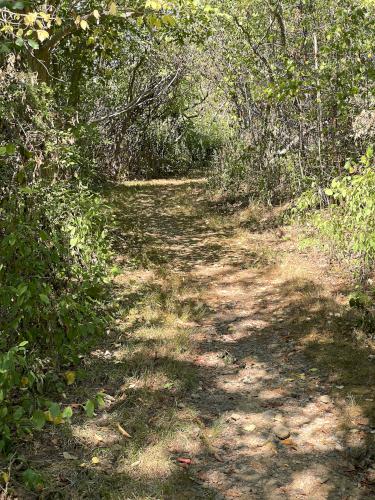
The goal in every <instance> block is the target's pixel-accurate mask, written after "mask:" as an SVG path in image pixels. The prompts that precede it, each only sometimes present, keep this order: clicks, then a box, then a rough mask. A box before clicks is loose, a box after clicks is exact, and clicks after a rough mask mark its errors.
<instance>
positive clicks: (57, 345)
mask: <svg viewBox="0 0 375 500" xmlns="http://www.w3.org/2000/svg"><path fill="white" fill-rule="evenodd" d="M110 218H111V216H110V214H109V213H108V211H105V210H103V206H102V202H101V200H100V198H99V197H98V196H96V195H93V194H92V193H90V192H89V191H88V190H87V189H86V188H84V187H83V186H78V187H72V186H69V185H68V184H67V183H65V182H59V183H56V184H54V185H52V186H47V185H45V184H43V183H42V182H40V183H38V184H36V185H34V186H32V187H25V188H20V189H19V190H18V192H17V193H12V194H11V195H9V196H8V197H7V198H6V199H5V200H4V201H3V203H2V212H1V219H0V230H1V235H2V239H1V242H0V279H1V282H2V287H1V290H0V303H1V313H2V314H1V318H0V328H1V330H2V331H3V332H5V336H4V334H3V339H2V342H3V344H4V345H3V347H4V348H8V347H10V346H12V345H14V343H15V342H20V341H23V340H27V341H28V342H29V343H30V345H31V346H34V345H37V346H38V348H42V347H47V348H48V349H53V352H54V353H55V355H58V356H62V359H64V358H65V357H66V356H68V357H69V355H71V354H72V353H73V352H74V351H75V350H76V349H77V348H79V346H80V342H81V341H84V340H85V338H87V337H89V336H90V335H92V334H94V333H95V332H96V331H98V330H100V329H101V328H102V327H103V319H102V318H101V315H99V314H97V315H95V310H96V309H97V306H98V299H99V298H100V295H101V293H102V291H103V284H104V283H105V281H106V279H107V276H108V264H109V261H110V258H111V251H110V244H109V240H108V229H107V224H108V223H109V222H110ZM9 344H10V345H9Z"/></svg>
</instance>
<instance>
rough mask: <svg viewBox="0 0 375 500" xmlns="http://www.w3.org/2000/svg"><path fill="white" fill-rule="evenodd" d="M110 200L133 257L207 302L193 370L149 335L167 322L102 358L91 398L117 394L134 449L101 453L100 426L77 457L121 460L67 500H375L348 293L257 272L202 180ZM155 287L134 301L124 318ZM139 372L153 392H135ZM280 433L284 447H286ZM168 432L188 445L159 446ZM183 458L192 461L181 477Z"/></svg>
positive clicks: (363, 365)
mask: <svg viewBox="0 0 375 500" xmlns="http://www.w3.org/2000/svg"><path fill="white" fill-rule="evenodd" d="M111 200H112V205H113V206H114V207H115V209H116V211H117V213H118V219H119V222H120V228H119V231H120V236H121V239H120V240H119V244H118V252H119V254H121V255H122V256H123V258H124V260H126V259H127V258H129V255H130V256H132V257H133V258H134V260H135V262H137V263H138V264H139V262H141V263H143V265H144V266H145V268H147V267H148V266H151V267H154V268H155V267H158V266H161V265H165V266H166V268H167V269H170V270H173V272H178V273H181V274H182V275H183V276H184V280H185V282H186V283H187V284H189V283H191V284H192V286H195V285H196V284H197V283H198V284H199V286H200V287H201V289H202V290H203V292H204V294H205V296H206V304H204V307H205V309H204V311H203V314H201V316H200V317H199V318H195V324H194V325H193V326H192V330H191V332H188V333H189V335H190V334H191V336H192V340H193V342H195V343H196V345H195V346H194V350H195V351H196V356H195V358H194V359H191V358H190V359H189V358H186V359H182V358H181V359H179V358H177V357H176V356H174V354H173V352H172V350H171V351H170V354H168V353H169V345H168V340H166V339H163V338H150V337H148V336H147V334H148V332H149V331H153V330H152V328H154V327H155V328H156V327H157V326H158V324H157V321H156V320H153V319H152V318H151V319H150V320H148V323H147V324H145V325H143V324H142V321H144V320H143V319H142V318H141V319H137V320H135V322H134V323H133V326H131V327H127V328H126V329H125V331H124V332H122V333H121V334H120V341H119V340H117V342H120V343H121V344H122V345H123V347H124V349H125V351H124V352H123V354H122V357H119V358H116V357H110V359H105V356H104V357H103V356H102V357H99V358H97V359H94V360H92V361H91V366H89V367H88V373H89V374H90V376H91V377H92V378H91V379H90V384H91V386H90V387H89V388H88V389H87V390H88V392H89V393H92V392H93V390H94V389H100V388H101V389H104V390H105V391H106V392H108V393H109V394H112V396H113V397H114V401H113V402H111V403H110V404H109V405H108V407H107V408H106V412H107V413H108V415H109V422H110V423H111V425H114V424H115V423H116V422H120V423H121V424H122V425H124V426H126V430H127V432H129V434H130V435H131V436H132V438H131V439H129V440H128V442H126V443H122V444H121V446H119V447H118V446H117V448H116V446H115V445H113V443H111V442H110V440H108V442H104V443H100V444H98V443H97V444H95V440H93V441H92V445H91V448H90V446H89V445H88V442H90V439H91V438H92V435H93V434H95V432H96V431H98V432H100V427H99V426H98V427H95V429H96V431H95V432H93V430H92V429H91V428H90V429H89V433H91V434H90V439H88V438H87V439H88V440H87V439H86V441H85V442H83V441H82V439H79V437H77V436H71V440H72V443H74V444H73V445H72V447H73V449H74V448H75V449H76V450H78V451H77V454H78V453H83V454H86V455H87V453H89V452H90V450H91V453H93V452H94V450H96V449H99V450H100V449H102V450H103V449H104V450H107V451H108V456H109V457H110V459H108V460H110V462H109V463H108V464H107V463H106V462H105V460H104V459H103V463H104V465H103V466H101V467H94V466H90V465H89V466H87V467H85V468H83V469H76V472H75V474H76V475H75V476H74V475H73V477H71V478H70V481H71V484H70V485H69V486H68V491H69V494H70V495H71V496H70V498H88V497H90V498H120V497H121V498H122V497H124V496H121V495H124V494H125V493H124V491H126V495H127V496H126V498H128V497H129V498H163V499H171V500H172V499H185V498H186V499H192V498H212V499H217V500H219V499H222V498H224V499H226V498H228V499H229V498H243V499H251V498H254V499H267V500H271V499H272V500H274V499H277V498H283V499H284V498H287V499H293V500H294V499H298V498H316V499H318V498H324V499H332V500H333V499H353V498H358V499H359V498H374V496H375V489H374V486H375V472H374V470H373V469H372V466H373V464H374V458H375V455H374V449H375V448H374V440H373V437H374V434H372V430H373V429H375V413H374V403H373V399H372V396H373V391H374V388H375V363H374V362H373V361H371V360H370V359H369V358H368V352H367V351H366V349H365V348H364V347H361V345H359V344H358V345H357V344H356V343H355V342H354V340H353V338H352V337H351V335H350V332H351V331H352V330H353V324H354V323H353V318H352V317H351V315H350V314H349V313H348V312H347V310H346V309H345V308H343V307H342V306H340V304H339V303H338V301H337V300H336V296H335V295H338V294H339V293H345V290H343V289H342V287H338V288H337V290H335V295H334V294H333V293H331V294H329V293H328V294H327V293H326V292H325V291H324V289H323V286H322V285H321V284H319V283H318V282H317V280H313V279H310V278H306V277H305V278H303V277H302V278H301V277H293V276H285V275H278V272H277V265H275V264H273V263H270V264H269V265H267V264H266V263H265V264H264V265H257V266H255V267H249V263H248V260H246V259H247V256H248V254H249V249H246V248H244V249H234V248H233V247H231V246H230V245H229V244H228V238H231V237H232V236H233V228H232V227H231V226H225V227H224V229H223V228H222V227H220V224H217V225H216V224H213V223H212V220H210V216H211V214H210V213H208V212H207V207H206V204H205V193H204V189H202V184H201V181H190V182H183V183H168V182H166V183H165V184H163V183H160V182H159V183H152V182H151V183H139V184H135V185H130V186H127V185H125V186H118V187H116V188H115V189H113V190H112V193H111ZM250 250H251V252H253V255H255V256H256V254H257V253H258V250H257V249H250ZM145 256H146V258H145ZM241 258H245V260H246V265H244V266H241V265H240V264H241ZM255 260H256V259H255ZM157 286H158V285H157V284H152V283H151V284H149V283H147V284H146V285H145V286H144V287H143V288H142V286H141V287H140V288H138V289H137V290H136V291H131V290H130V291H124V293H123V297H122V299H121V306H122V307H123V309H124V315H125V316H126V315H130V314H131V310H132V308H134V307H136V306H137V304H139V303H146V305H147V300H148V297H150V296H151V295H150V294H152V293H153V291H154V290H153V287H156V288H157ZM120 288H121V285H120ZM125 288H126V287H125ZM218 294H219V295H220V296H219V298H218V297H217V295H218ZM165 304H168V300H167V299H166V300H165ZM183 306H184V304H183V303H181V311H182V310H183ZM185 306H186V304H185ZM163 307H164V306H163ZM189 307H190V309H191V310H192V311H194V304H193V303H191V304H190V306H189ZM198 309H199V308H198ZM198 309H197V310H198ZM200 312H201V313H202V308H200ZM140 328H145V335H144V337H143V336H142V335H138V336H137V337H136V338H135V337H134V336H133V333H134V331H136V330H137V329H138V330H139V329H140ZM184 329H185V330H186V327H185V326H182V327H181V333H184ZM202 332H204V335H203V334H202ZM185 333H186V332H185ZM117 347H118V345H117ZM103 349H104V348H103ZM120 349H121V346H120ZM140 349H142V352H140ZM181 352H183V346H182V347H181ZM140 375H142V376H143V377H144V378H147V380H149V381H151V382H150V383H149V384H148V385H147V386H142V385H141V384H139V385H137V381H138V380H140ZM129 380H132V381H134V383H132V384H131V385H129ZM154 380H155V381H156V380H166V381H167V383H165V384H164V385H162V386H161V387H160V385H157V384H156V383H155V384H154V385H153V381H154ZM99 417H100V415H99ZM278 423H282V424H283V425H285V426H286V427H287V428H288V429H289V430H290V433H291V435H290V438H288V439H287V440H284V441H283V440H280V439H278V438H276V437H275V435H274V432H273V430H272V429H273V427H274V426H275V425H277V424H278ZM95 425H96V424H95ZM185 426H186V436H185V438H184V432H185V431H184V429H185ZM249 426H251V427H249ZM215 428H219V429H220V431H219V432H217V433H216V434H215V432H214V430H215ZM249 429H251V430H249ZM171 431H173V432H175V433H176V436H178V439H177V442H176V443H175V444H174V446H173V447H171V445H170V444H169V445H168V449H167V450H161V449H159V448H158V440H160V438H161V437H163V436H166V435H170V434H171ZM110 435H111V434H108V436H110ZM108 436H107V438H108V439H109V437H108ZM205 436H208V438H207V439H208V440H209V441H210V442H209V443H208V444H207V439H206V438H204V439H203V437H205ZM107 438H106V439H107ZM135 450H138V451H137V453H140V452H141V455H142V457H143V458H142V460H149V461H150V468H149V470H148V474H143V475H142V474H140V473H137V467H138V464H137V461H136V459H134V464H132V457H133V456H134V457H135V456H136V454H135ZM96 453H101V452H100V451H99V452H96ZM158 453H161V454H163V453H167V454H169V457H170V463H171V464H172V465H173V466H172V465H171V467H170V469H168V468H164V469H161V470H158V469H157V468H154V469H153V468H152V467H153V460H154V457H157V456H158V455H157V454H158ZM180 456H183V457H184V456H185V457H186V456H188V457H189V458H191V459H192V461H193V464H192V465H191V466H189V467H187V468H186V469H184V468H180V469H178V468H176V466H175V463H176V458H177V457H180ZM155 460H156V458H155ZM111 461H112V462H111ZM122 464H123V465H122ZM124 485H126V486H124ZM73 487H74V488H75V490H74V492H73V490H72V488H73ZM160 489H161V490H162V492H163V493H162V497H160V493H157V492H160ZM62 491H63V490H62ZM158 495H159V496H158ZM68 496H69V495H68ZM62 497H64V496H63V495H62ZM124 498H125V497H124Z"/></svg>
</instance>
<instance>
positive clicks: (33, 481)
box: [22, 469, 44, 492]
mask: <svg viewBox="0 0 375 500" xmlns="http://www.w3.org/2000/svg"><path fill="white" fill-rule="evenodd" d="M22 480H23V482H24V484H25V485H26V486H27V487H28V488H29V489H30V490H34V491H38V492H40V491H42V489H43V487H44V484H43V479H42V476H41V475H40V474H39V473H38V472H35V471H34V470H33V469H26V470H25V471H24V472H23V473H22Z"/></svg>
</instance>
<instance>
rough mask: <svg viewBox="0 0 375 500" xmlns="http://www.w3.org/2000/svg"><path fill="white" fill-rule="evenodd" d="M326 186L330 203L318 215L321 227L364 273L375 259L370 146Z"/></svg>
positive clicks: (374, 194)
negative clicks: (357, 161)
mask: <svg viewBox="0 0 375 500" xmlns="http://www.w3.org/2000/svg"><path fill="white" fill-rule="evenodd" d="M346 170H347V174H346V175H344V176H342V177H339V178H336V179H334V180H333V181H332V183H331V186H330V187H329V188H328V189H326V190H325V194H326V195H327V196H328V201H329V207H328V209H327V210H326V211H324V212H323V213H320V214H318V216H317V217H315V224H316V226H317V227H318V229H319V231H320V232H321V233H322V235H323V236H324V237H326V239H327V241H329V242H330V244H331V245H333V246H334V248H336V250H338V251H339V252H341V253H342V255H345V256H349V257H350V258H352V259H354V260H355V262H356V263H357V267H358V268H359V270H360V272H361V274H362V275H365V274H366V272H367V271H369V270H370V269H372V268H373V266H374V263H375V164H374V156H373V150H372V148H368V150H367V152H366V154H365V155H364V156H362V158H361V160H360V162H359V163H358V164H356V163H353V162H347V164H346Z"/></svg>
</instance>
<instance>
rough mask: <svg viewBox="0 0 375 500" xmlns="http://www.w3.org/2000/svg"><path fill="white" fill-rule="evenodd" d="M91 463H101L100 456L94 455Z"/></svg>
mask: <svg viewBox="0 0 375 500" xmlns="http://www.w3.org/2000/svg"><path fill="white" fill-rule="evenodd" d="M91 463H93V464H94V465H96V464H99V463H100V459H99V457H92V459H91Z"/></svg>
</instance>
